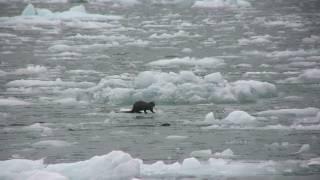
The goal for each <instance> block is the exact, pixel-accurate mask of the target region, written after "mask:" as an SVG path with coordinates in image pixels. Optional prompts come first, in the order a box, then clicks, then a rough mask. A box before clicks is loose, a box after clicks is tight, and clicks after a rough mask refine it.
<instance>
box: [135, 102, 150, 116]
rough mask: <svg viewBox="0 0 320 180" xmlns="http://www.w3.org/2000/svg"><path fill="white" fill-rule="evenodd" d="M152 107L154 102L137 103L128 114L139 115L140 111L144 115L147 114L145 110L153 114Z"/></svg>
mask: <svg viewBox="0 0 320 180" xmlns="http://www.w3.org/2000/svg"><path fill="white" fill-rule="evenodd" d="M154 106H155V104H154V102H145V101H137V102H135V103H134V104H133V107H132V110H131V111H130V113H141V111H144V113H146V114H147V110H149V111H151V112H152V113H154V111H153V108H154Z"/></svg>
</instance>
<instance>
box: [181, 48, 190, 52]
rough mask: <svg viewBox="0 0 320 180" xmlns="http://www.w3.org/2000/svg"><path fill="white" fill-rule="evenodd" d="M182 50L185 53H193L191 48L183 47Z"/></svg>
mask: <svg viewBox="0 0 320 180" xmlns="http://www.w3.org/2000/svg"><path fill="white" fill-rule="evenodd" d="M181 52H183V53H191V52H192V49H190V48H183V49H182V50H181Z"/></svg>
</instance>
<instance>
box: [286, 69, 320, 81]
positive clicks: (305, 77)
mask: <svg viewBox="0 0 320 180" xmlns="http://www.w3.org/2000/svg"><path fill="white" fill-rule="evenodd" d="M280 82H282V83H319V82H320V69H307V70H305V71H304V72H303V73H302V74H300V75H299V76H298V77H292V78H287V79H285V80H282V81H280Z"/></svg>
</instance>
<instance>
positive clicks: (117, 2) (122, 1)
mask: <svg viewBox="0 0 320 180" xmlns="http://www.w3.org/2000/svg"><path fill="white" fill-rule="evenodd" d="M89 2H90V3H113V7H116V6H125V7H131V6H134V5H137V4H140V1H138V0H89Z"/></svg>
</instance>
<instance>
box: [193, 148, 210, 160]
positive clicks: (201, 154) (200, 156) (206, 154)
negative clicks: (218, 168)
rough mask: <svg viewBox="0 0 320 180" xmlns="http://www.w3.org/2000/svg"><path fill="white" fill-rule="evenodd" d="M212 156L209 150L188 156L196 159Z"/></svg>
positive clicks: (195, 152)
mask: <svg viewBox="0 0 320 180" xmlns="http://www.w3.org/2000/svg"><path fill="white" fill-rule="evenodd" d="M211 154H212V151H211V149H205V150H199V151H192V152H191V153H190V156H192V157H196V158H208V157H210V156H211Z"/></svg>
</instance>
